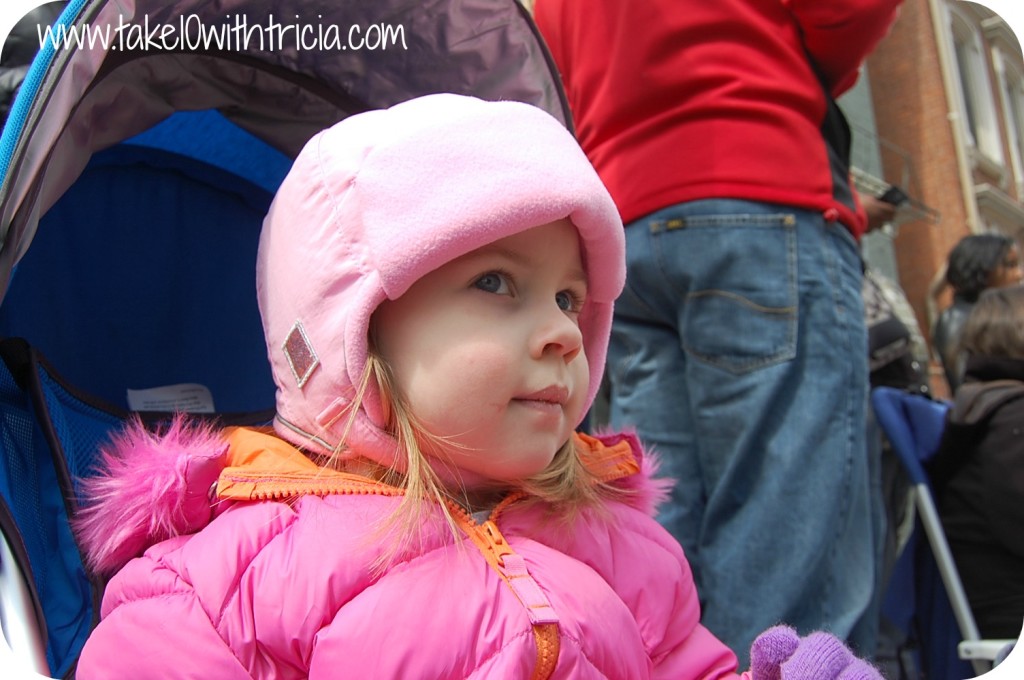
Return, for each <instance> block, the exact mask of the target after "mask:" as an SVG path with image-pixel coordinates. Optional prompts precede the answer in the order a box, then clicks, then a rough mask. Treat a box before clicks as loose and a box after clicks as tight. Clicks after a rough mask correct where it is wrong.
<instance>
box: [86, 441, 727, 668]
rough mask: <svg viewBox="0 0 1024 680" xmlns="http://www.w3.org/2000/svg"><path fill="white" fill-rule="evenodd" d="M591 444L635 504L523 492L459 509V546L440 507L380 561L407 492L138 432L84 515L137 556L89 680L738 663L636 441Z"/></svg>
mask: <svg viewBox="0 0 1024 680" xmlns="http://www.w3.org/2000/svg"><path fill="white" fill-rule="evenodd" d="M580 441H581V443H583V444H584V446H585V447H586V448H587V450H588V451H589V452H590V453H589V457H590V458H591V459H592V461H591V462H590V463H588V464H593V465H597V466H600V469H601V470H602V471H603V474H604V476H605V477H606V478H611V477H617V478H619V481H618V482H617V483H619V484H622V485H624V486H627V487H629V488H632V489H634V491H635V494H634V495H633V496H631V500H630V501H629V503H628V504H626V503H619V502H610V503H608V504H607V507H606V512H605V513H599V512H595V511H588V512H586V513H584V514H583V516H582V517H581V518H580V519H579V520H578V521H576V522H574V523H573V524H572V525H571V526H568V527H565V526H561V525H559V524H558V522H556V521H552V519H551V517H550V515H548V514H546V513H545V511H544V508H543V507H542V506H539V505H538V504H536V503H534V504H529V503H522V502H518V501H517V499H516V498H514V497H513V498H510V499H508V500H507V501H506V502H504V503H502V504H500V505H499V506H498V508H497V509H496V510H495V511H494V512H493V513H492V514H491V517H490V520H489V521H487V522H486V523H484V524H482V525H481V524H478V523H477V522H476V521H474V520H473V518H472V517H470V516H469V515H468V514H465V513H460V512H458V511H456V513H455V514H456V521H457V523H458V524H459V527H460V529H461V530H462V531H463V532H464V534H465V535H466V536H467V537H468V538H470V539H471V540H463V541H461V542H457V541H456V540H455V538H454V537H453V535H452V532H451V530H450V529H449V528H448V526H447V525H446V524H445V523H444V522H443V521H442V520H441V519H440V517H441V513H440V510H439V508H437V507H435V506H430V508H429V509H428V514H429V515H430V518H429V520H428V521H427V522H426V523H425V525H424V529H423V532H422V534H421V538H420V540H419V541H418V542H417V541H413V542H412V544H411V545H410V547H409V548H408V549H405V550H403V551H402V552H400V553H399V554H398V555H397V557H396V559H395V560H394V561H393V562H391V563H390V566H388V567H387V568H386V569H384V570H383V571H381V570H377V571H375V569H374V565H375V563H376V561H377V560H378V558H381V557H382V556H384V554H385V541H384V540H382V537H383V535H384V534H383V533H382V532H386V529H382V527H381V525H380V520H381V519H382V518H384V517H386V516H388V514H389V513H390V512H391V511H392V510H393V509H394V508H395V506H396V504H397V503H398V502H399V498H398V497H397V496H396V493H398V491H397V490H396V489H393V488H391V487H387V486H384V485H383V484H380V483H378V482H374V481H372V480H368V479H365V478H362V477H357V476H355V475H349V474H344V473H340V472H334V471H332V470H327V469H324V468H319V467H317V466H316V465H314V464H313V463H312V462H311V461H310V460H309V459H308V458H306V457H305V456H304V455H302V454H301V453H300V452H299V451H298V450H297V449H294V448H292V447H291V446H290V445H289V444H287V443H285V442H284V441H282V440H280V439H278V438H276V437H274V436H273V435H272V434H269V433H265V432H260V431H255V430H247V429H234V430H226V431H224V432H218V433H213V432H195V431H190V430H188V429H186V428H182V427H180V426H176V427H175V428H174V429H173V430H172V431H171V432H170V433H168V435H165V436H164V437H163V438H161V439H155V438H153V437H151V436H150V435H147V434H145V433H144V432H142V431H141V430H135V431H133V432H130V433H128V434H126V435H125V436H124V437H123V438H122V439H121V440H119V441H118V442H117V443H116V444H115V447H114V448H113V449H112V450H109V451H107V452H105V464H106V466H107V468H108V470H109V472H108V474H107V476H106V477H105V478H103V481H102V482H101V483H100V487H97V488H95V489H94V491H95V492H97V493H98V494H99V497H98V498H99V500H98V502H97V503H96V504H94V505H93V506H91V507H90V509H89V510H88V511H87V513H86V518H85V519H84V521H83V522H82V523H81V524H80V525H79V527H78V528H79V534H80V537H81V539H82V541H83V543H84V544H85V545H86V549H87V551H88V553H89V557H90V559H91V560H92V563H93V564H94V565H96V566H97V568H98V569H100V570H104V569H112V568H117V567H119V566H120V565H121V564H123V563H124V562H125V561H127V564H126V565H125V566H124V567H123V568H121V569H120V570H119V571H118V572H117V574H116V575H115V576H114V577H113V579H112V580H111V581H110V583H109V585H108V587H107V589H106V593H105V596H104V598H103V605H102V612H101V614H102V620H101V622H100V624H99V626H98V628H97V629H96V630H95V631H94V632H93V634H92V635H91V637H90V638H89V640H88V642H87V644H86V645H85V649H84V652H83V654H82V657H81V661H80V663H79V666H78V671H77V677H78V679H79V680H94V679H102V680H108V679H113V678H132V679H133V680H134V679H136V678H164V679H169V678H211V679H212V678H216V679H217V680H231V679H234V678H305V677H309V678H403V679H413V680H415V679H419V678H422V679H424V680H427V679H429V680H437V679H439V678H480V679H482V678H498V679H509V678H524V679H525V678H531V677H536V676H534V675H533V674H534V673H535V671H536V672H537V673H538V674H540V675H542V676H544V677H553V678H574V679H578V680H585V679H587V678H621V679H623V680H627V679H628V680H641V679H643V678H671V679H673V680H681V679H686V678H731V677H735V675H734V669H735V666H736V659H735V657H734V655H733V654H732V652H731V651H729V649H728V648H726V647H725V646H724V645H723V644H722V643H720V642H719V641H718V640H717V639H715V638H714V637H713V636H712V635H711V634H710V633H709V632H708V631H707V630H705V629H704V628H703V627H702V626H700V624H699V623H698V619H699V605H698V602H697V595H696V592H695V590H694V585H693V580H692V578H691V574H690V569H689V567H688V566H687V562H686V559H685V558H684V557H683V553H682V551H681V549H680V548H679V546H678V544H677V543H676V542H675V541H674V540H673V539H672V538H671V537H670V536H669V534H668V533H666V532H665V531H664V530H663V529H662V528H661V527H660V526H659V525H658V524H657V523H656V522H655V521H654V520H653V519H652V518H651V515H650V512H651V510H652V508H651V506H652V505H653V503H654V500H655V499H656V497H657V496H658V489H657V485H656V484H655V483H654V482H653V481H652V480H651V478H650V474H649V470H647V469H646V466H645V469H643V470H642V471H641V470H640V468H641V465H640V461H641V458H640V455H639V450H638V448H637V447H636V445H635V442H634V441H633V440H632V439H630V438H617V439H616V438H609V439H606V440H605V441H604V442H600V441H598V440H594V439H590V438H581V440H580ZM214 481H216V496H217V497H218V500H217V501H216V502H214V503H211V501H210V499H211V498H212V496H213V490H212V489H211V485H212V484H213V482H214ZM208 492H209V493H208ZM602 515H603V516H602ZM457 543H458V544H457ZM143 551H144V553H143ZM133 555H141V556H139V557H137V558H134V559H130V561H129V558H130V557H132V556H133ZM552 645H553V646H552Z"/></svg>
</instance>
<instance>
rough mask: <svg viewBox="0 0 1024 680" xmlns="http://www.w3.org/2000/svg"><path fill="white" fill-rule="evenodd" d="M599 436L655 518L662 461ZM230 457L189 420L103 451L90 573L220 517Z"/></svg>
mask: <svg viewBox="0 0 1024 680" xmlns="http://www.w3.org/2000/svg"><path fill="white" fill-rule="evenodd" d="M594 438H595V439H597V440H599V441H600V442H601V443H602V444H604V445H605V446H615V445H616V444H619V443H621V442H623V441H626V442H628V444H629V448H630V452H631V453H632V455H633V457H634V458H635V459H636V461H637V463H638V464H639V468H640V471H639V473H638V474H629V475H626V476H623V477H620V478H618V479H616V480H614V484H616V485H618V486H620V487H622V488H625V489H629V490H631V491H632V493H631V494H630V495H629V496H627V497H626V498H624V499H623V502H625V503H627V504H628V505H630V506H632V507H635V508H637V509H638V510H640V511H641V512H644V513H645V514H647V515H652V516H653V515H654V514H655V512H656V510H657V507H658V506H659V505H660V504H661V503H662V502H663V501H664V500H665V499H666V498H667V496H668V491H669V489H670V488H671V486H672V482H671V480H667V479H659V478H655V477H654V475H655V474H656V473H657V470H658V461H657V457H656V456H654V455H653V454H652V453H651V452H650V451H644V449H643V447H642V445H641V444H640V441H639V439H638V438H637V436H636V435H635V434H634V433H631V432H625V433H612V432H601V433H599V434H598V435H596V436H595V437H594ZM227 459H228V442H227V441H226V439H224V438H223V437H222V436H221V433H220V430H218V429H216V428H214V427H212V426H209V425H205V424H202V423H197V422H196V421H194V420H189V419H187V417H186V416H178V417H176V418H175V419H174V421H173V422H172V423H171V425H170V426H169V427H168V428H167V429H166V430H164V431H162V432H158V433H153V432H150V431H148V430H146V428H145V427H144V426H143V425H142V424H141V423H140V422H138V421H133V422H131V423H129V424H128V425H127V426H126V428H125V429H124V430H123V431H122V432H121V433H120V434H118V435H117V436H115V437H113V438H112V441H111V443H110V444H109V445H108V446H106V447H104V448H103V449H102V450H101V451H100V460H99V464H98V468H99V471H98V473H97V474H96V475H95V476H94V477H89V478H87V479H84V480H82V482H81V487H82V493H83V496H84V497H85V498H86V499H88V500H87V504H86V505H85V507H83V509H82V510H81V511H79V513H78V515H77V516H76V518H75V519H74V520H73V528H74V530H75V533H76V535H77V537H78V541H79V545H80V546H81V547H82V552H83V554H84V555H85V558H86V563H87V565H88V566H89V568H90V569H92V570H93V571H94V572H95V573H97V574H101V575H109V574H112V573H114V572H116V571H118V570H119V569H120V568H121V567H123V566H124V565H125V564H127V562H128V561H129V560H131V559H132V558H133V557H137V556H139V555H141V554H142V553H143V552H144V551H145V550H146V549H147V548H148V547H150V546H151V545H154V544H156V543H158V542H160V541H164V540H167V539H169V538H173V537H174V536H180V535H183V534H189V533H194V532H196V531H199V530H200V529H202V528H203V527H205V526H206V525H207V524H208V523H209V522H210V521H211V519H212V518H213V514H214V501H213V499H211V495H210V493H211V490H212V488H213V486H214V484H215V483H216V482H217V479H218V477H219V476H220V473H221V471H222V470H223V469H224V467H225V465H226V464H227Z"/></svg>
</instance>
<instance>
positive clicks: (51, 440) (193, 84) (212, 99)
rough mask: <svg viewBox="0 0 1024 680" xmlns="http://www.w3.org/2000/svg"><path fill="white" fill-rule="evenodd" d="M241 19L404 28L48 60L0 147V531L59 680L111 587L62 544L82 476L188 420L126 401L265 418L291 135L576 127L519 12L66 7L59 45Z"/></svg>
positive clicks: (365, 2)
mask: <svg viewBox="0 0 1024 680" xmlns="http://www.w3.org/2000/svg"><path fill="white" fill-rule="evenodd" d="M240 17H241V18H244V20H245V21H247V22H248V23H249V25H251V26H258V25H261V24H264V25H265V24H267V23H268V21H269V19H270V18H271V17H276V18H277V20H278V21H279V22H284V21H285V19H287V21H288V22H293V23H295V24H296V25H298V24H299V23H300V22H308V23H310V25H312V24H314V23H315V24H317V25H322V26H336V27H340V28H341V30H342V33H344V32H345V31H346V30H348V29H349V27H352V26H357V27H363V29H364V32H366V30H367V29H370V27H374V26H376V27H382V26H385V25H390V26H400V27H401V28H402V29H403V36H402V37H403V43H402V45H401V46H398V45H392V46H390V47H389V48H388V49H378V50H370V49H363V50H352V49H350V50H341V49H335V50H315V49H313V50H310V49H303V48H301V46H296V45H294V44H291V45H288V44H281V45H278V46H277V47H276V48H275V49H268V48H266V46H264V47H263V48H260V47H259V46H258V45H255V44H254V45H251V46H250V45H232V46H230V47H224V48H218V47H216V46H212V47H211V46H209V45H207V46H205V47H198V48H195V49H193V48H191V47H189V46H187V45H185V46H182V47H181V48H180V49H177V50H171V51H161V50H152V49H146V48H144V47H138V46H137V47H136V48H135V49H129V50H118V49H116V48H111V47H110V46H109V45H108V46H103V45H102V44H93V45H92V46H88V45H80V46H77V47H70V48H67V49H64V48H58V47H56V46H55V45H54V44H50V43H46V44H44V45H43V47H42V49H41V50H40V52H39V53H38V54H37V56H36V59H35V61H34V63H33V65H32V66H31V68H30V69H29V70H28V73H27V74H26V76H25V79H24V81H23V82H22V85H21V88H20V91H19V93H18V96H17V98H16V100H15V101H14V104H13V107H12V109H11V112H10V116H9V118H8V119H7V121H6V124H5V126H4V128H3V134H2V136H0V178H2V183H0V357H2V358H3V360H4V361H3V362H2V365H0V529H2V530H3V532H4V535H5V536H7V537H9V538H10V539H11V541H10V542H12V543H13V544H14V546H15V552H16V554H17V556H18V562H19V564H20V566H21V567H22V568H23V570H24V571H25V572H27V573H28V574H29V575H30V577H31V578H30V580H31V583H30V584H29V586H30V587H29V590H30V592H31V594H32V597H33V599H34V602H33V607H34V609H35V610H36V612H37V613H38V614H39V615H40V616H38V618H40V619H41V620H42V624H43V625H42V628H43V630H40V638H41V639H43V640H44V641H45V645H46V657H47V662H48V664H49V672H50V674H51V675H53V676H55V677H70V676H72V675H73V673H74V665H75V661H76V659H77V658H78V653H79V651H80V650H81V647H82V645H83V643H84V641H85V639H86V637H87V636H88V633H89V631H90V630H91V628H92V626H93V625H94V624H95V620H96V617H97V615H98V603H99V598H100V597H101V595H102V588H103V584H102V583H101V582H99V581H98V580H97V579H96V578H95V577H93V575H91V574H90V573H88V570H87V569H85V568H84V567H83V565H82V562H81V558H80V555H79V552H78V549H77V546H76V545H75V541H74V537H73V535H72V533H71V531H70V529H69V518H72V517H73V516H74V513H75V511H76V509H77V507H78V505H79V503H80V499H79V497H78V494H77V480H79V479H81V478H83V477H85V476H88V475H89V474H90V473H91V470H92V464H93V459H94V457H95V454H96V451H97V449H98V447H99V445H100V444H102V443H103V442H104V441H105V440H106V439H107V438H108V436H109V434H110V432H111V431H112V430H115V429H117V428H119V427H120V426H121V424H122V423H123V422H124V419H125V418H128V417H130V416H131V415H132V413H133V411H142V413H141V414H140V415H141V417H143V419H144V421H145V422H147V423H159V422H162V421H163V420H165V419H166V418H167V417H168V415H169V413H168V411H170V410H173V408H176V407H177V408H183V407H184V406H182V405H181V403H184V402H181V403H178V402H174V401H173V400H172V401H170V402H167V403H169V404H170V406H166V407H165V406H163V405H160V404H159V401H158V400H157V401H142V402H139V401H137V400H136V398H135V397H134V396H133V395H136V394H137V391H139V390H148V389H152V388H158V389H164V388H168V387H173V386H178V385H187V386H191V385H198V386H200V387H201V388H202V389H203V390H204V391H205V392H204V395H206V396H204V397H203V398H202V400H201V402H202V403H201V406H202V410H203V411H204V412H205V414H206V417H210V418H217V419H219V420H221V421H223V422H236V423H260V422H266V421H268V420H269V419H270V417H272V409H273V407H274V390H275V388H274V385H273V382H272V380H271V377H270V371H269V366H268V362H267V358H266V348H265V346H264V343H263V337H262V328H261V324H260V319H259V314H258V310H257V308H256V299H255V284H254V281H255V271H254V263H255V257H256V246H257V243H258V237H259V231H260V227H261V224H262V219H263V215H264V214H265V212H266V209H267V207H268V206H269V203H270V200H271V198H272V196H273V194H274V192H275V191H276V189H277V186H278V184H279V183H280V181H281V179H282V178H283V176H284V175H285V174H286V173H287V171H288V169H289V167H290V165H291V162H292V159H293V158H294V156H295V154H296V153H297V152H298V150H299V149H300V148H301V147H302V145H303V144H304V143H305V141H306V140H307V139H308V138H309V137H311V136H312V135H313V134H314V133H315V132H317V131H318V130H320V129H322V128H324V127H327V126H329V125H331V124H333V123H335V122H337V121H338V120H341V119H343V118H345V117H346V116H348V115H351V114H354V113H357V112H360V111H364V110H369V109H374V108H383V107H387V106H390V105H392V104H395V103H398V102H401V101H404V100H406V99H409V98H411V97H415V96H418V95H423V94H428V93H432V92H455V93H459V94H469V95H474V96H478V97H481V98H484V99H515V100H519V101H524V102H527V103H530V104H534V105H536V106H538V107H540V108H543V109H545V110H546V111H548V112H549V113H550V114H551V115H553V116H555V117H556V118H557V119H558V120H560V121H561V122H563V123H564V124H565V125H566V126H570V127H571V118H570V115H569V111H568V106H567V104H566V101H565V96H564V93H563V91H562V88H561V83H560V81H559V79H558V76H557V73H556V72H555V70H554V68H553V65H552V62H551V59H550V56H549V54H548V53H547V49H546V47H545V46H544V44H543V42H542V41H541V40H540V38H539V36H538V34H537V31H536V28H535V26H534V25H533V22H532V19H531V18H530V15H529V14H528V12H527V11H526V10H525V9H524V8H523V7H522V6H521V5H520V4H519V3H518V2H516V1H515V0H458V1H456V0H423V1H422V2H416V3H409V2H402V1H400V0H352V1H350V2H344V3H338V2H335V1H334V0H222V1H221V2H217V3H209V2H205V0H174V1H172V2H167V0H118V2H109V1H108V0H72V1H71V2H69V3H68V5H67V7H66V9H65V10H64V12H63V14H62V15H61V17H60V18H59V19H58V21H57V24H56V28H57V29H58V30H68V29H71V28H75V29H76V30H77V29H81V28H82V27H86V26H88V27H90V28H91V29H96V30H103V29H111V28H116V27H117V26H118V25H119V24H120V23H137V24H140V25H141V23H142V22H143V21H144V20H145V21H149V22H150V25H151V26H152V25H157V24H165V25H170V26H184V24H183V23H181V21H182V20H183V18H188V20H189V21H190V22H191V24H190V25H191V26H192V27H193V28H194V27H196V26H198V25H200V24H203V25H207V26H210V27H215V26H217V25H221V24H225V23H230V22H232V21H236V20H238V19H239V18H240ZM293 18H294V19H293ZM62 27H63V28H62ZM140 404H141V406H140ZM152 404H158V406H156V407H151V405H152ZM149 410H154V411H156V412H153V413H149V412H146V411H149ZM0 608H2V603H0ZM17 615H18V612H6V611H2V609H0V616H8V617H9V616H17Z"/></svg>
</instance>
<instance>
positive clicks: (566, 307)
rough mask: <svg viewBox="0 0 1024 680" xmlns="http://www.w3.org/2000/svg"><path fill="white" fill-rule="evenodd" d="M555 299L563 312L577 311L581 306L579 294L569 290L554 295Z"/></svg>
mask: <svg viewBox="0 0 1024 680" xmlns="http://www.w3.org/2000/svg"><path fill="white" fill-rule="evenodd" d="M555 301H556V302H557V303H558V308H559V309H561V310H562V311H564V312H578V311H580V308H581V307H582V306H583V302H582V301H581V300H580V298H579V296H578V295H576V294H575V293H573V292H572V291H571V290H563V291H562V292H560V293H558V294H557V295H555Z"/></svg>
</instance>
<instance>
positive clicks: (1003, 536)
mask: <svg viewBox="0 0 1024 680" xmlns="http://www.w3.org/2000/svg"><path fill="white" fill-rule="evenodd" d="M961 347H962V348H963V350H964V353H965V356H966V370H965V380H964V383H963V385H962V386H961V387H960V389H959V390H958V391H957V393H956V399H955V403H954V406H953V409H952V410H951V411H950V414H949V417H948V420H947V424H946V430H945V432H944V434H943V440H942V444H941V446H940V449H939V452H938V453H937V454H936V457H935V459H934V461H933V463H932V466H931V469H930V474H931V477H932V481H933V483H934V485H935V489H936V495H937V497H938V504H939V515H940V517H941V519H942V523H943V525H944V527H945V531H946V536H947V538H948V539H949V544H950V549H951V550H952V552H953V556H954V558H955V559H956V564H957V569H958V570H959V572H960V577H961V579H962V580H963V584H964V590H965V591H966V593H967V599H968V601H969V602H970V604H971V609H972V611H973V612H974V616H975V619H976V620H977V624H978V628H979V630H980V631H981V634H982V636H983V637H986V638H1006V639H1016V638H1017V636H1018V635H1020V632H1021V626H1022V624H1024V437H1022V436H1021V433H1022V429H1024V288H1021V287H1020V286H1015V287H1012V288H1001V289H991V290H987V291H985V292H984V293H982V294H981V296H980V297H979V298H978V301H977V303H976V304H975V306H974V309H973V310H972V311H971V314H970V316H969V317H968V319H967V321H966V323H965V324H964V328H963V334H962V340H961Z"/></svg>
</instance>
